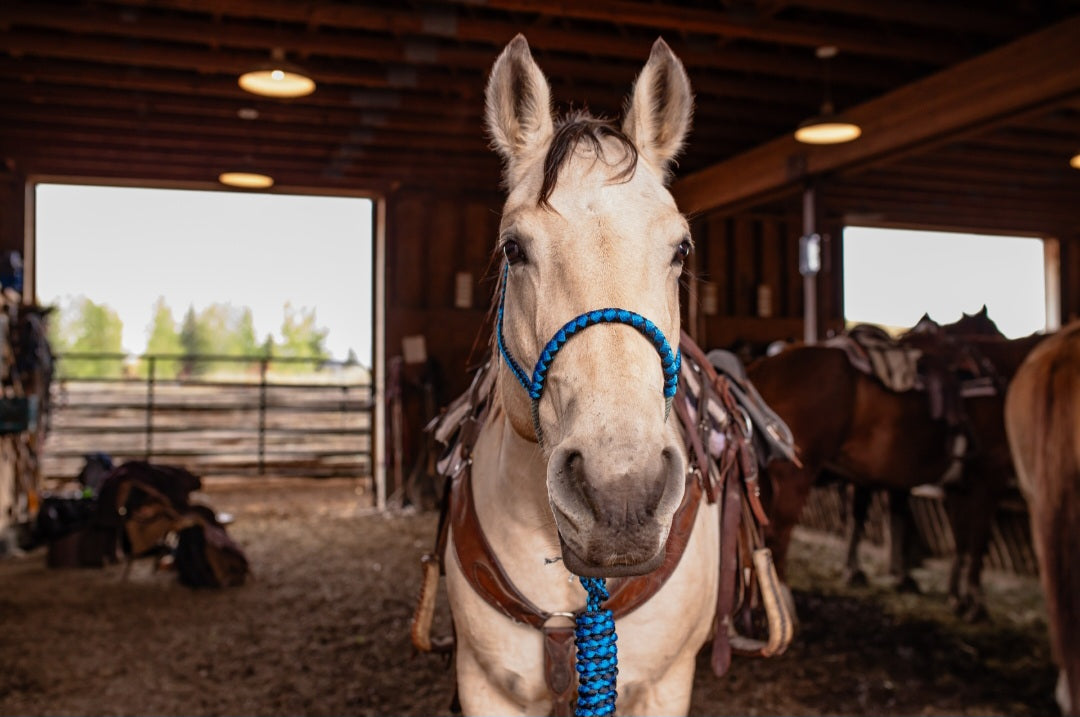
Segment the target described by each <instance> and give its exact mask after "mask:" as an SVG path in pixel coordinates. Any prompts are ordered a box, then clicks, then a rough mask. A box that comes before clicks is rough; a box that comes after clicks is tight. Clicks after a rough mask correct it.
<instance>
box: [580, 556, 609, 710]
mask: <svg viewBox="0 0 1080 717" xmlns="http://www.w3.org/2000/svg"><path fill="white" fill-rule="evenodd" d="M578 580H580V581H581V586H582V587H583V588H585V592H587V593H588V596H589V597H588V600H587V601H586V603H585V611H584V612H582V613H581V614H579V615H578V616H577V619H576V622H577V629H576V630H575V631H574V644H575V645H576V646H577V672H578V698H577V707H576V709H575V710H574V714H575V715H576V716H577V717H606V716H607V715H612V714H614V713H615V698H616V696H617V694H618V693H617V692H616V691H615V678H616V676H617V675H618V674H619V656H618V650H617V649H616V647H615V641H616V640H618V636H617V635H616V634H615V617H614V616H613V615H612V614H611V610H603V609H601V608H600V603H602V602H603V601H605V600H607V599H608V591H607V585H606V583H605V581H604V579H603V578H583V577H579V578H578Z"/></svg>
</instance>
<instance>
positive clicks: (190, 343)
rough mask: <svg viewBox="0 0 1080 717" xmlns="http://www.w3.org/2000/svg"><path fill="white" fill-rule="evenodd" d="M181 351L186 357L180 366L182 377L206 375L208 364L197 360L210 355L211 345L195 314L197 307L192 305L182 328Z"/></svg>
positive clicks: (189, 306)
mask: <svg viewBox="0 0 1080 717" xmlns="http://www.w3.org/2000/svg"><path fill="white" fill-rule="evenodd" d="M180 349H181V353H182V354H183V355H184V359H183V361H182V362H181V365H180V373H181V374H182V375H184V376H197V375H200V374H203V373H206V371H207V368H208V367H207V366H206V363H205V362H203V361H199V360H197V357H198V356H205V355H206V354H208V353H210V343H209V341H208V340H207V338H206V335H205V333H204V331H203V327H202V325H201V324H200V322H199V316H198V314H196V313H195V307H194V306H191V305H190V304H189V305H188V308H187V311H186V312H185V313H184V322H183V324H182V325H181V327H180Z"/></svg>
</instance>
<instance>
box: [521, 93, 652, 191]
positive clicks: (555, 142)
mask: <svg viewBox="0 0 1080 717" xmlns="http://www.w3.org/2000/svg"><path fill="white" fill-rule="evenodd" d="M606 138H611V139H614V140H616V142H617V143H619V144H621V145H622V147H623V149H624V150H625V152H624V153H623V156H622V158H621V159H620V160H619V162H621V163H625V165H626V166H625V167H623V169H622V171H620V172H619V174H618V175H616V176H615V179H616V180H617V181H620V182H624V181H628V180H629V179H630V178H631V177H632V176H634V170H635V169H637V161H638V151H637V147H635V146H634V142H633V141H632V140H631V139H630V138H629V137H627V136H626V134H625V133H624V132H623V131H622V130H621V129H619V127H618V126H617V125H616V124H615V123H614V122H613V121H612V120H610V119H607V118H604V117H593V116H592V115H591V114H589V113H588V112H587V111H584V110H576V111H573V112H569V113H567V114H566V115H564V116H562V117H560V118H559V119H558V120H557V121H556V123H555V133H554V134H553V136H552V138H551V144H550V145H548V151H547V156H546V157H544V182H543V184H542V185H541V186H540V196H539V198H538V199H537V203H538V204H539V205H540V206H542V207H545V208H547V209H550V208H551V205H550V204H549V203H548V200H549V199H551V194H552V192H554V191H555V185H556V184H557V183H558V181H559V172H560V170H562V168H563V166H564V165H565V164H566V162H567V160H568V159H569V158H570V156H571V155H572V154H573V152H574V148H575V147H577V146H578V144H580V143H582V142H585V143H587V144H588V145H589V147H590V148H591V149H592V150H593V151H594V152H595V153H596V156H597V158H599V159H603V160H604V161H605V162H606V161H607V158H606V157H604V143H603V140H604V139H606Z"/></svg>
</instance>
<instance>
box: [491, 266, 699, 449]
mask: <svg viewBox="0 0 1080 717" xmlns="http://www.w3.org/2000/svg"><path fill="white" fill-rule="evenodd" d="M509 272H510V266H509V265H506V266H504V268H503V277H502V290H501V291H500V293H499V311H498V317H497V319H496V326H495V340H496V342H497V343H498V345H499V353H500V354H502V357H503V360H504V361H506V365H507V366H509V367H510V371H511V373H513V374H514V377H515V378H517V380H518V383H520V384H521V386H522V387H523V388H524V389H525V390H526V391H527V392H528V394H529V398H531V399H532V419H533V428H534V429H535V430H536V438H537V440H538V441H540V443H541V444H542V443H543V437H542V435H541V431H540V397H541V396H543V395H544V384H545V382H546V380H547V374H548V370H549V369H550V368H551V364H552V363H553V362H554V361H555V356H556V355H557V354H558V353H559V351H561V350H562V347H563V346H565V345H566V342H567V341H569V340H570V339H571V338H573V337H574V336H575V335H576V334H578V333H579V332H581V331H583V330H585V329H587V328H589V327H590V326H596V325H597V324H625V325H627V326H630V327H632V328H635V329H637V330H638V331H639V332H640V333H641V335H642V336H644V337H645V338H647V339H649V341H650V342H651V343H652V345H653V348H655V349H656V352H657V353H658V354H660V366H661V368H663V370H664V399H665V407H664V420H667V416H668V414H669V413H670V412H671V400H672V398H673V397H674V396H675V391H676V390H677V389H678V387H679V366H680V365H681V364H682V353H681V352H676V351H672V349H671V344H669V343H668V340H667V338H665V336H664V332H663V331H661V330H660V327H659V326H657V325H656V324H654V323H653V322H652V321H649V320H648V319H646V318H645V317H644V316H642V315H641V314H638V313H636V312H634V311H627V310H626V309H596V310H594V311H587V312H585V313H584V314H580V315H578V316H577V317H576V318H573V319H571V320H570V321H567V322H566V324H564V325H563V327H562V328H561V329H559V330H558V331H556V332H555V335H554V336H552V337H551V340H550V341H548V342H547V345H546V346H544V350H543V351H541V352H540V358H539V359H537V361H536V367H535V368H533V373H532V377H531V378H530V377H529V376H528V374H526V373H525V370H524V369H523V368H521V366H520V365H519V364H518V362H517V361H515V360H514V357H513V356H512V355H511V354H510V350H509V349H508V348H507V347H506V342H505V341H504V339H503V309H504V307H505V306H506V281H507V278H508V276H509Z"/></svg>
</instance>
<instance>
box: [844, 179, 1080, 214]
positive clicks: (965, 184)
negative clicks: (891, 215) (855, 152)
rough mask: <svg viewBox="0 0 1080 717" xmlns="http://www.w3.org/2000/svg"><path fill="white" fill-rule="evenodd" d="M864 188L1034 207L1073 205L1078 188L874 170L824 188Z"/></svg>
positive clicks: (936, 198) (903, 194)
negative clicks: (872, 172) (1074, 189)
mask: <svg viewBox="0 0 1080 717" xmlns="http://www.w3.org/2000/svg"><path fill="white" fill-rule="evenodd" d="M861 189H865V190H866V191H867V193H868V194H869V193H871V192H890V191H891V192H896V193H897V194H898V196H908V194H907V193H910V195H914V194H921V195H925V196H926V197H933V198H934V199H935V201H945V202H948V201H953V200H956V201H960V202H964V201H976V200H978V201H1001V202H1005V203H1009V202H1012V203H1016V204H1023V203H1025V202H1028V203H1030V204H1032V206H1035V205H1036V204H1035V200H1034V199H1033V198H1035V197H1037V198H1038V199H1037V202H1045V203H1048V204H1053V205H1056V206H1061V207H1065V206H1071V204H1072V203H1073V201H1074V200H1075V197H1076V196H1077V194H1076V191H1070V190H1069V189H1067V188H1065V187H1060V186H1046V185H1042V186H1031V185H1025V184H1023V183H1022V182H1021V181H1019V180H1012V181H1003V180H1002V178H1001V177H998V178H996V180H995V179H994V178H987V177H981V178H975V179H970V178H968V179H964V180H956V179H948V178H943V177H940V176H927V175H924V174H918V173H915V174H912V173H896V172H890V173H888V174H884V173H875V174H863V175H859V177H858V179H857V180H852V181H848V182H834V183H831V184H830V185H829V186H828V187H827V188H825V189H824V190H823V191H824V192H825V193H831V192H833V191H834V190H835V191H837V192H847V193H850V194H856V195H857V194H858V193H859V191H860V190H861Z"/></svg>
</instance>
